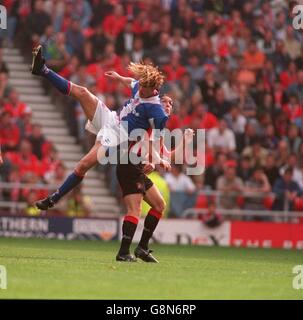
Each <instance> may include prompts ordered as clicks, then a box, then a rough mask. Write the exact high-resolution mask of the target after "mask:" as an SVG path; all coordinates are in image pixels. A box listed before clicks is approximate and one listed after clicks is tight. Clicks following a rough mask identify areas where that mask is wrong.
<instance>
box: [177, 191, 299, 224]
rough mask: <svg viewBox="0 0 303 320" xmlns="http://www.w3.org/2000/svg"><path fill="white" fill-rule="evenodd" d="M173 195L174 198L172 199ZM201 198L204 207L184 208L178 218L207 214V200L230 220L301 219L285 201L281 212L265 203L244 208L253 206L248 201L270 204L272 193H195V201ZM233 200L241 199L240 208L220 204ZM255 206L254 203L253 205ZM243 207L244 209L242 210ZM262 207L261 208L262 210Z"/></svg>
mask: <svg viewBox="0 0 303 320" xmlns="http://www.w3.org/2000/svg"><path fill="white" fill-rule="evenodd" d="M172 195H173V196H172V198H174V199H177V200H178V198H180V197H179V195H178V192H177V193H172ZM174 195H175V197H174ZM200 196H202V199H203V197H205V199H206V200H207V199H208V201H206V203H204V206H205V207H204V206H203V205H202V208H197V207H194V206H192V207H191V208H188V207H187V208H185V209H184V210H183V211H182V214H181V215H178V216H179V217H185V218H187V217H197V216H198V215H199V214H204V213H207V212H208V205H209V202H210V201H209V199H211V202H212V203H214V204H215V207H216V211H217V212H218V213H220V214H221V215H223V216H226V217H227V216H228V217H231V218H235V217H237V218H244V219H245V218H248V219H249V218H255V217H258V218H262V217H264V218H267V217H269V218H270V219H271V220H274V221H290V220H292V219H297V218H302V217H303V211H298V210H297V211H291V210H290V208H289V201H287V200H285V201H284V205H283V210H280V211H277V210H271V209H270V208H268V207H267V206H265V203H262V201H260V203H259V204H257V205H260V208H249V207H246V208H245V204H246V205H248V204H250V205H254V204H252V202H248V199H250V200H254V199H255V200H256V199H259V200H265V199H267V198H268V199H271V201H272V203H273V202H274V199H275V197H276V195H275V194H274V193H272V192H267V193H261V192H247V191H242V192H223V191H213V190H201V191H199V192H198V193H197V199H198V198H199V197H200ZM229 197H230V198H234V201H235V202H236V200H235V199H236V198H239V199H240V198H241V200H242V201H243V203H242V206H240V205H239V203H236V204H235V206H234V207H235V208H233V209H228V208H227V207H224V203H223V204H222V199H224V198H227V199H228V198H229ZM255 204H256V203H255ZM242 207H244V208H242ZM262 207H263V208H262Z"/></svg>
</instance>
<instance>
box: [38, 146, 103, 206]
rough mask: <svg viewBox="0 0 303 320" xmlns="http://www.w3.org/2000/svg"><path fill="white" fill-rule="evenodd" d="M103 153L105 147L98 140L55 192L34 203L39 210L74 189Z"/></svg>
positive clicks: (51, 204) (52, 204)
mask: <svg viewBox="0 0 303 320" xmlns="http://www.w3.org/2000/svg"><path fill="white" fill-rule="evenodd" d="M104 155H105V148H104V147H103V146H102V145H101V143H100V142H96V144H95V145H94V146H93V147H92V148H91V150H90V151H89V152H88V153H87V154H86V155H85V156H84V157H83V158H82V159H81V160H80V161H79V162H78V164H77V165H76V167H75V169H74V171H73V173H71V174H70V175H69V176H68V177H67V178H66V179H65V181H64V182H63V183H62V185H61V186H60V187H59V188H58V189H57V191H56V192H54V193H53V194H51V195H50V196H48V197H47V198H45V199H43V200H40V201H38V202H37V203H36V206H37V207H38V208H39V209H40V210H47V209H49V208H52V207H53V206H54V205H55V204H56V203H57V202H58V201H59V200H60V199H61V198H62V197H64V196H65V195H66V194H67V193H69V192H70V191H71V190H72V189H74V188H75V187H76V186H77V185H78V184H80V183H81V182H82V180H83V178H84V176H85V174H86V172H87V171H88V170H89V169H90V168H92V167H93V166H95V165H96V164H97V162H98V159H101V158H102V157H103V156H104Z"/></svg>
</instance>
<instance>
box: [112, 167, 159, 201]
mask: <svg viewBox="0 0 303 320" xmlns="http://www.w3.org/2000/svg"><path fill="white" fill-rule="evenodd" d="M143 168H144V165H143V164H136V165H135V164H132V163H128V164H118V165H117V170H116V172H117V178H118V181H119V184H120V187H121V189H122V194H123V197H125V196H127V195H130V194H136V193H142V194H143V195H144V194H145V192H146V191H147V190H148V189H149V188H151V187H152V186H153V182H152V181H151V180H150V179H149V178H148V177H147V175H146V174H144V173H143Z"/></svg>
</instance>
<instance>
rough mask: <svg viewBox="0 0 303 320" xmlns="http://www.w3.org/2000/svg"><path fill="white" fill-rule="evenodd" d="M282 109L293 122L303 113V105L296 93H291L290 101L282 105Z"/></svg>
mask: <svg viewBox="0 0 303 320" xmlns="http://www.w3.org/2000/svg"><path fill="white" fill-rule="evenodd" d="M282 110H283V112H284V113H285V114H286V115H287V118H288V120H290V121H292V122H293V121H295V120H296V119H298V118H300V117H301V116H302V115H303V107H302V105H301V104H300V103H299V99H298V97H297V95H296V94H294V93H291V94H290V95H289V102H288V103H286V104H284V105H283V106H282Z"/></svg>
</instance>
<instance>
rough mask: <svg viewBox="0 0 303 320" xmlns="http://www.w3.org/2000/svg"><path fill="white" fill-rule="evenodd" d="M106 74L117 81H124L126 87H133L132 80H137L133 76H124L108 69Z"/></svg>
mask: <svg viewBox="0 0 303 320" xmlns="http://www.w3.org/2000/svg"><path fill="white" fill-rule="evenodd" d="M105 75H106V76H107V77H109V78H111V79H113V80H115V81H118V82H120V83H122V84H123V85H125V86H126V87H131V85H132V82H133V81H134V80H135V79H134V78H131V77H123V76H121V75H120V74H119V73H118V72H116V71H107V72H105Z"/></svg>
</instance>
